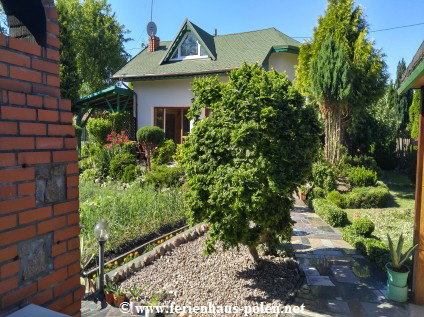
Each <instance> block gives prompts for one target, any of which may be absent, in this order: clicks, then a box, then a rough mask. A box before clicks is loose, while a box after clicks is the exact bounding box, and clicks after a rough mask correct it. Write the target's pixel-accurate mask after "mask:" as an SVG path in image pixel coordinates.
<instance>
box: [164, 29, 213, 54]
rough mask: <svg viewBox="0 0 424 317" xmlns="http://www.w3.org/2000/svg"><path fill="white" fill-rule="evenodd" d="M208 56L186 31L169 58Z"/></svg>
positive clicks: (194, 38)
mask: <svg viewBox="0 0 424 317" xmlns="http://www.w3.org/2000/svg"><path fill="white" fill-rule="evenodd" d="M205 57H208V54H207V53H206V50H205V49H204V48H203V47H202V46H201V45H200V43H199V42H198V41H197V40H196V37H195V36H194V35H193V34H192V33H187V35H186V37H185V38H184V40H183V41H181V44H180V45H179V46H178V48H177V49H176V50H175V52H174V55H172V59H171V60H183V59H196V58H205Z"/></svg>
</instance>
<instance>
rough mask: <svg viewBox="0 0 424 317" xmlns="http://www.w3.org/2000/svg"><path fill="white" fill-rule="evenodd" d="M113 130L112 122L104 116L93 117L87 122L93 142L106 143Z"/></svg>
mask: <svg viewBox="0 0 424 317" xmlns="http://www.w3.org/2000/svg"><path fill="white" fill-rule="evenodd" d="M111 131H112V122H110V120H107V119H102V118H91V119H89V120H88V122H87V132H88V135H89V137H90V139H91V140H92V141H93V142H96V143H100V144H105V143H106V138H107V136H108V134H110V133H111Z"/></svg>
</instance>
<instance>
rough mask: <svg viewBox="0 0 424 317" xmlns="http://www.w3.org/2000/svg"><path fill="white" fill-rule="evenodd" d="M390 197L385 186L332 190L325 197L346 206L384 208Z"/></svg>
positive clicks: (336, 203) (339, 205)
mask: <svg viewBox="0 0 424 317" xmlns="http://www.w3.org/2000/svg"><path fill="white" fill-rule="evenodd" d="M389 198H390V192H389V190H388V189H387V187H357V188H354V189H353V190H352V191H351V192H349V193H345V194H342V193H339V192H338V191H332V192H330V193H329V194H328V195H327V199H328V200H329V201H331V202H332V203H333V204H335V205H336V206H338V207H340V208H343V209H346V208H384V207H386V205H387V202H388V201H389Z"/></svg>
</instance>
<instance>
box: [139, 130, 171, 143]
mask: <svg viewBox="0 0 424 317" xmlns="http://www.w3.org/2000/svg"><path fill="white" fill-rule="evenodd" d="M164 140H165V132H163V130H162V129H161V128H159V127H154V126H145V127H142V128H140V129H138V131H137V141H138V142H144V143H148V144H152V145H155V146H158V145H159V144H160V143H162V142H163V141H164Z"/></svg>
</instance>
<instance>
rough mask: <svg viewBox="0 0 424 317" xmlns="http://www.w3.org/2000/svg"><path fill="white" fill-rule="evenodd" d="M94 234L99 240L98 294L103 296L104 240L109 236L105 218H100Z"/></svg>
mask: <svg viewBox="0 0 424 317" xmlns="http://www.w3.org/2000/svg"><path fill="white" fill-rule="evenodd" d="M94 236H95V237H96V239H97V241H98V242H99V294H100V296H101V297H102V298H103V296H104V288H105V277H104V275H105V258H104V253H105V242H106V241H107V239H108V238H109V226H108V225H107V222H106V220H100V221H99V222H98V223H97V225H96V226H95V227H94Z"/></svg>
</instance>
